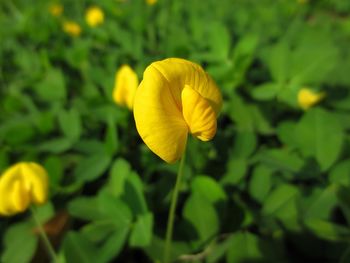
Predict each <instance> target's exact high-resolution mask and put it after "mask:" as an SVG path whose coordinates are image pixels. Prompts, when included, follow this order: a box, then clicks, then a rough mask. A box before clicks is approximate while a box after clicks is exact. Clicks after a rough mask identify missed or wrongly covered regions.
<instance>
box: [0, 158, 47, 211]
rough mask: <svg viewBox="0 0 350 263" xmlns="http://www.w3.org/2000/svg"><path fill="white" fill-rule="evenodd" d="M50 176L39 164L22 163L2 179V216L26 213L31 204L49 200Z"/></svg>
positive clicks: (0, 196) (7, 171) (11, 169)
mask: <svg viewBox="0 0 350 263" xmlns="http://www.w3.org/2000/svg"><path fill="white" fill-rule="evenodd" d="M47 192H48V176H47V172H46V170H45V169H44V168H43V167H42V166H40V165H39V164H36V163H32V162H20V163H17V164H15V165H13V166H11V167H10V168H8V169H7V170H5V172H4V173H3V174H2V175H1V177H0V214H1V215H5V216H10V215H14V214H17V213H20V212H23V211H25V210H26V209H27V208H28V206H29V205H30V204H31V203H34V204H43V203H45V202H46V200H47Z"/></svg>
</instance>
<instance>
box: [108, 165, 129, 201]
mask: <svg viewBox="0 0 350 263" xmlns="http://www.w3.org/2000/svg"><path fill="white" fill-rule="evenodd" d="M130 173H131V167H130V164H129V163H128V162H127V161H126V160H124V159H122V158H118V159H116V160H115V161H114V162H113V165H112V168H111V170H110V174H109V180H108V183H107V185H106V188H107V190H108V192H109V193H111V194H112V195H115V196H121V195H122V194H123V193H124V192H125V181H126V180H127V178H128V176H129V174H130Z"/></svg>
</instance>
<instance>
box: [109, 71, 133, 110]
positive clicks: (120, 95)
mask: <svg viewBox="0 0 350 263" xmlns="http://www.w3.org/2000/svg"><path fill="white" fill-rule="evenodd" d="M138 85H139V80H138V77H137V75H136V73H135V72H134V71H133V70H132V68H131V67H129V66H128V65H123V66H121V68H120V69H119V70H118V71H117V73H116V75H115V86H114V90H113V99H114V101H115V103H117V104H119V105H121V106H127V107H128V108H129V109H130V110H132V109H133V105H134V97H135V92H136V90H137V86H138Z"/></svg>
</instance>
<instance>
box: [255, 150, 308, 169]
mask: <svg viewBox="0 0 350 263" xmlns="http://www.w3.org/2000/svg"><path fill="white" fill-rule="evenodd" d="M256 157H257V159H258V160H259V161H260V162H262V163H264V164H265V165H266V166H269V167H270V168H271V169H274V170H281V171H286V172H290V173H297V172H298V171H300V170H301V168H302V167H303V164H304V160H302V159H301V158H300V157H299V156H298V155H297V154H295V153H294V152H292V151H289V150H288V149H274V148H271V149H266V150H262V151H261V152H259V153H258V154H257V156H256Z"/></svg>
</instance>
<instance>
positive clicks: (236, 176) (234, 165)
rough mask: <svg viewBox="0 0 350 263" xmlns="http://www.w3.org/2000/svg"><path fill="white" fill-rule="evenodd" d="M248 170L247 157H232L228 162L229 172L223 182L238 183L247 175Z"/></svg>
mask: <svg viewBox="0 0 350 263" xmlns="http://www.w3.org/2000/svg"><path fill="white" fill-rule="evenodd" d="M246 171H247V161H246V159H241V158H240V159H230V160H229V162H228V163H227V172H226V173H225V175H224V177H223V178H222V180H221V183H223V184H233V185H235V184H238V183H239V182H240V181H241V180H242V179H243V178H244V177H245V176H246V174H247V173H246Z"/></svg>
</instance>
